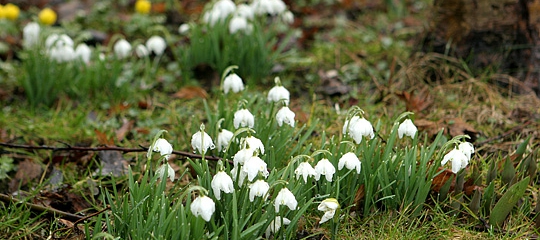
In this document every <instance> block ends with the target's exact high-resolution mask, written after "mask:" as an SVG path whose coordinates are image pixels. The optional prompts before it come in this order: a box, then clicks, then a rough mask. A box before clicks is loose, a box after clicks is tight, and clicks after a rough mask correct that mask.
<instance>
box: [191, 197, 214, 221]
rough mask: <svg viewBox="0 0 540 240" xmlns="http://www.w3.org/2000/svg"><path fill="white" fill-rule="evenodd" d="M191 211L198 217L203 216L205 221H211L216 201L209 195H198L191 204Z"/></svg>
mask: <svg viewBox="0 0 540 240" xmlns="http://www.w3.org/2000/svg"><path fill="white" fill-rule="evenodd" d="M190 209H191V213H193V215H195V216H196V217H198V216H201V217H202V219H204V221H207V222H208V221H210V218H212V214H214V212H215V211H216V203H214V201H213V200H212V199H211V198H209V197H207V196H202V197H201V196H198V197H197V198H195V200H193V202H192V203H191V206H190Z"/></svg>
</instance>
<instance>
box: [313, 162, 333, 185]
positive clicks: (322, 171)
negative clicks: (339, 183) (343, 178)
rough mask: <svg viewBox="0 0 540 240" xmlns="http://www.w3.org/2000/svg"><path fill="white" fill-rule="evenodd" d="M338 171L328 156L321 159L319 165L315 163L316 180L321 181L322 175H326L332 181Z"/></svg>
mask: <svg viewBox="0 0 540 240" xmlns="http://www.w3.org/2000/svg"><path fill="white" fill-rule="evenodd" d="M334 173H336V168H335V167H334V165H333V164H332V163H331V162H330V161H329V160H328V159H326V158H323V159H321V160H320V161H319V162H318V163H317V165H315V180H317V181H319V179H320V178H321V175H324V176H325V177H326V180H327V181H329V182H331V181H332V177H334Z"/></svg>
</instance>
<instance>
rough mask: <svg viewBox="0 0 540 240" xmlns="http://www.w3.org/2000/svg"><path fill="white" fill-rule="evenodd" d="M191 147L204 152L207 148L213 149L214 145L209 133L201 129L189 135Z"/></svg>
mask: <svg viewBox="0 0 540 240" xmlns="http://www.w3.org/2000/svg"><path fill="white" fill-rule="evenodd" d="M191 147H193V149H197V150H198V151H199V153H201V154H203V153H206V151H208V149H214V148H215V147H216V146H215V145H214V142H213V141H212V138H211V137H210V135H208V133H206V132H204V131H203V130H202V129H201V130H200V131H197V132H196V133H195V134H193V136H191Z"/></svg>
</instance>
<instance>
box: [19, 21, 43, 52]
mask: <svg viewBox="0 0 540 240" xmlns="http://www.w3.org/2000/svg"><path fill="white" fill-rule="evenodd" d="M40 31H41V28H40V27H39V24H38V23H36V22H31V23H28V24H26V26H24V28H23V46H24V47H25V48H29V47H32V46H35V45H36V44H37V43H38V41H39V32H40Z"/></svg>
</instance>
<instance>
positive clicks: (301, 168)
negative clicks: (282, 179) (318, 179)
mask: <svg viewBox="0 0 540 240" xmlns="http://www.w3.org/2000/svg"><path fill="white" fill-rule="evenodd" d="M294 173H295V174H296V179H298V178H300V176H302V177H303V178H304V182H305V183H307V178H308V177H309V176H315V175H317V172H315V169H313V167H312V166H311V164H309V163H308V162H302V163H300V164H299V165H298V167H297V168H296V170H294Z"/></svg>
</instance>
